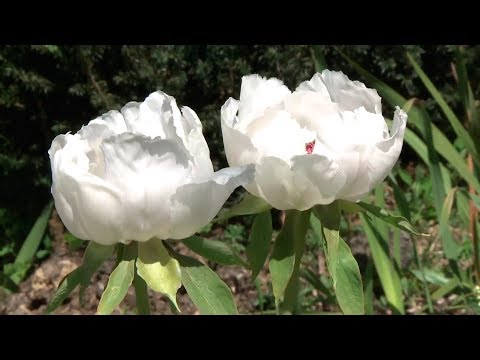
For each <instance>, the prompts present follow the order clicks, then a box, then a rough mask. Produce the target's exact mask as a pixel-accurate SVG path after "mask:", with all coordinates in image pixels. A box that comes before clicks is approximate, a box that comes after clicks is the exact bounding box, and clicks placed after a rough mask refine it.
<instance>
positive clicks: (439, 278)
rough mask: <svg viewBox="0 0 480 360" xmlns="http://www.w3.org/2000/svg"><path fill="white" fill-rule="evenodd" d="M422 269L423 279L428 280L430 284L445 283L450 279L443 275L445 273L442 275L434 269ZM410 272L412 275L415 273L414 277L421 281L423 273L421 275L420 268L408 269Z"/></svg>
mask: <svg viewBox="0 0 480 360" xmlns="http://www.w3.org/2000/svg"><path fill="white" fill-rule="evenodd" d="M423 271H424V274H425V280H426V281H428V282H429V283H431V284H434V285H445V284H447V283H448V282H449V281H450V280H451V279H449V278H447V277H445V275H443V274H442V273H441V272H438V271H435V270H431V269H424V270H423ZM410 272H411V273H412V274H413V275H415V277H416V278H417V279H418V280H420V281H423V275H422V272H421V271H420V270H415V269H412V270H410Z"/></svg>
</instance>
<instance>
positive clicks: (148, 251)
mask: <svg viewBox="0 0 480 360" xmlns="http://www.w3.org/2000/svg"><path fill="white" fill-rule="evenodd" d="M137 273H138V275H140V276H141V277H142V279H143V280H145V282H146V283H147V285H148V286H149V287H150V288H151V289H153V290H155V291H157V292H160V293H162V294H164V295H166V296H167V297H168V298H169V299H170V300H171V301H172V303H174V304H175V306H176V307H177V310H178V311H180V309H179V308H178V305H177V299H176V295H177V291H178V289H180V287H181V286H182V281H181V271H180V264H179V263H178V261H177V260H176V259H174V258H172V257H171V256H170V254H169V253H168V251H167V249H165V246H164V245H163V242H162V241H161V240H159V239H152V240H150V241H147V242H139V243H138V259H137Z"/></svg>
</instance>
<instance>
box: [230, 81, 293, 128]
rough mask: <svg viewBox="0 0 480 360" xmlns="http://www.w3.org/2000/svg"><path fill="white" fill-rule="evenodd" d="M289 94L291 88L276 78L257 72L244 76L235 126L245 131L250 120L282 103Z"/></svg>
mask: <svg viewBox="0 0 480 360" xmlns="http://www.w3.org/2000/svg"><path fill="white" fill-rule="evenodd" d="M288 94H290V90H289V89H288V88H287V87H286V86H285V85H283V82H282V81H280V80H278V79H276V78H270V79H267V78H265V77H261V76H259V75H256V74H255V75H248V76H244V77H243V78H242V86H241V89H240V106H239V109H238V123H237V124H234V126H235V128H237V129H238V130H240V131H243V129H245V128H246V127H247V126H248V124H250V122H252V121H253V120H254V119H256V118H257V117H259V116H261V115H262V114H263V112H264V111H265V109H267V108H268V107H271V106H274V105H279V104H281V102H282V101H283V99H284V98H285V96H287V95H288Z"/></svg>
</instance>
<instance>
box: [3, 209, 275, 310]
mask: <svg viewBox="0 0 480 360" xmlns="http://www.w3.org/2000/svg"><path fill="white" fill-rule="evenodd" d="M64 231H65V229H64V226H63V224H62V222H61V221H60V219H59V217H58V215H57V214H56V213H55V212H54V213H53V215H52V218H51V220H50V222H49V232H50V235H51V238H52V243H53V250H52V254H51V256H50V257H49V258H48V259H46V260H45V261H43V262H41V263H39V264H37V265H36V266H35V268H34V270H33V271H32V272H31V275H30V276H29V277H28V278H27V279H26V280H25V281H23V282H22V283H21V284H20V285H19V291H18V292H17V293H14V294H10V295H8V296H7V297H6V299H5V300H4V301H3V302H1V303H0V314H17V315H27V314H32V315H33V314H43V313H44V312H45V309H46V306H47V303H48V301H49V300H50V299H51V297H52V296H53V294H54V293H55V290H56V289H57V287H58V285H59V283H60V281H61V280H62V279H63V277H64V276H66V275H67V274H68V273H70V272H71V271H73V270H74V269H75V268H76V267H77V266H79V265H80V263H81V262H82V256H83V250H79V251H70V250H69V248H68V247H67V245H66V243H65V241H64V238H63V234H64ZM175 247H176V250H177V251H180V252H181V253H183V254H185V255H188V256H191V257H195V258H197V259H198V260H201V261H204V260H202V259H201V258H200V257H198V256H197V255H196V254H194V253H192V252H191V251H189V249H187V248H186V247H185V246H183V245H182V244H181V243H178V244H177V245H176V246H175ZM114 261H115V260H114V259H113V258H112V259H109V260H108V261H106V262H105V263H104V264H103V265H102V266H101V267H100V269H99V270H98V271H97V273H96V275H95V276H94V278H93V279H92V281H91V285H90V286H89V287H88V288H87V289H86V291H85V296H84V303H83V304H80V299H79V289H78V288H77V289H75V290H74V291H73V292H72V294H71V295H70V296H69V297H68V298H67V299H66V300H65V301H64V303H63V304H62V305H61V306H60V307H59V308H58V309H57V310H56V311H55V314H73V315H78V314H95V312H96V308H97V305H98V302H99V300H100V297H101V295H102V292H103V290H104V289H105V286H106V284H107V281H108V276H109V274H110V272H111V271H112V270H113V269H112V268H113V266H114ZM208 265H209V266H210V267H214V264H208ZM214 269H215V272H216V273H217V274H218V275H219V277H220V278H221V279H222V280H223V281H225V283H226V284H227V285H228V286H229V287H230V289H231V291H232V293H233V295H234V297H235V302H236V304H237V307H238V311H239V313H240V314H252V313H255V312H258V310H257V309H256V308H255V300H256V299H257V290H256V288H255V286H254V284H253V283H252V282H251V276H250V272H249V271H248V270H246V269H244V268H241V267H238V266H220V265H217V266H215V268H214ZM259 279H260V281H261V287H262V288H263V289H262V291H266V289H267V279H268V275H267V274H266V273H265V271H262V272H261V274H260V275H259ZM149 298H150V307H151V313H152V314H173V313H172V311H171V309H170V305H169V302H168V300H167V299H166V298H165V297H164V296H163V295H162V294H160V293H156V292H154V291H152V290H150V289H149ZM177 302H178V306H179V308H180V310H181V314H187V315H188V314H198V310H197V308H196V307H195V305H193V303H192V302H191V300H190V298H189V297H188V295H187V294H186V292H185V289H184V288H183V287H182V288H181V289H180V290H179V292H178V294H177ZM135 312H136V310H135V294H134V291H133V288H132V287H131V288H130V289H129V291H128V293H127V296H126V297H125V299H124V300H123V301H122V303H121V304H120V305H119V306H118V308H117V309H116V310H115V312H114V314H134V313H135Z"/></svg>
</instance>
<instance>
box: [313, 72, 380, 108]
mask: <svg viewBox="0 0 480 360" xmlns="http://www.w3.org/2000/svg"><path fill="white" fill-rule="evenodd" d="M315 76H320V78H321V80H322V81H323V83H324V84H325V86H326V88H327V90H328V92H329V93H330V98H331V100H332V101H333V102H335V103H337V104H339V105H340V108H341V109H342V110H343V111H353V110H355V109H358V108H360V107H362V106H363V107H364V108H365V109H367V111H369V112H371V113H375V114H382V99H381V98H380V96H379V95H378V93H377V90H375V89H369V88H367V87H366V86H365V84H363V83H361V82H360V81H352V80H350V79H349V78H348V76H346V75H345V74H344V73H343V72H341V71H330V70H323V71H322V73H321V75H319V74H315V75H314V77H315ZM312 80H313V79H312Z"/></svg>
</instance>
